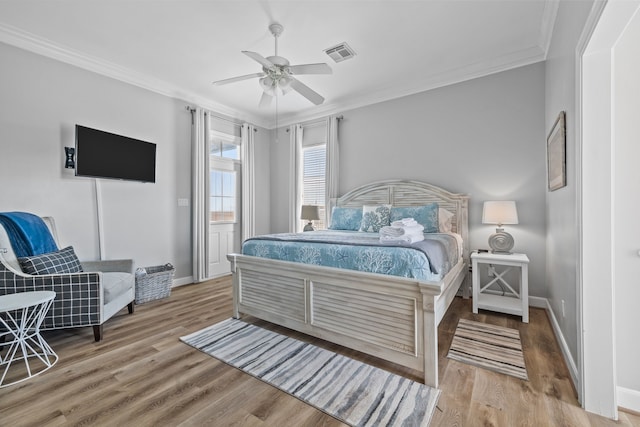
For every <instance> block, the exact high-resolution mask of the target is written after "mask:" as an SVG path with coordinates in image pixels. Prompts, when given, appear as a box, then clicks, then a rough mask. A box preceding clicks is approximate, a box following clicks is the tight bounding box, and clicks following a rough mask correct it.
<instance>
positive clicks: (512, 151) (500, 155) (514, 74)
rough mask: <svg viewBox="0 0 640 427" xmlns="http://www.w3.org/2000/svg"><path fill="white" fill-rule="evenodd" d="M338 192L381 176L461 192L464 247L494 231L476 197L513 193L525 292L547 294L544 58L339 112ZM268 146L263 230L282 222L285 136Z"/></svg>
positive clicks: (282, 227)
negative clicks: (465, 215) (268, 191)
mask: <svg viewBox="0 0 640 427" xmlns="http://www.w3.org/2000/svg"><path fill="white" fill-rule="evenodd" d="M339 138H340V194H344V193H346V192H347V191H349V190H351V189H353V188H354V187H357V186H360V185H362V184H365V183H368V182H372V181H378V180H385V179H394V178H399V179H414V180H420V181H426V182H429V183H432V184H436V185H439V186H441V187H443V188H446V189H448V190H450V191H454V192H461V193H468V194H470V195H471V204H470V218H469V221H470V234H471V247H472V248H486V247H487V238H488V237H489V235H490V234H491V233H492V232H493V231H494V230H495V228H494V227H493V226H489V225H482V224H481V217H482V202H483V201H485V200H516V201H517V203H518V213H519V216H520V224H519V225H517V226H515V225H514V226H509V227H507V231H508V232H510V233H512V234H513V236H514V238H515V241H516V244H515V248H514V250H516V251H520V252H525V253H527V254H528V255H529V258H530V259H531V265H530V295H533V296H541V297H545V296H546V288H545V285H544V283H545V193H546V166H545V158H546V157H545V156H546V144H545V132H544V64H543V63H538V64H533V65H530V66H526V67H522V68H517V69H514V70H511V71H506V72H502V73H498V74H494V75H491V76H487V77H483V78H479V79H474V80H471V81H467V82H463V83H459V84H456V85H452V86H448V87H444V88H439V89H435V90H431V91H427V92H422V93H419V94H416V95H412V96H407V97H404V98H400V99H396V100H392V101H387V102H383V103H379V104H375V105H370V106H367V107H362V108H358V109H355V110H351V111H345V112H344V120H343V121H341V122H340V134H339ZM273 146H274V149H273V151H272V157H271V160H272V170H271V172H272V174H271V178H272V187H271V188H272V200H273V204H272V213H271V215H272V229H273V231H274V232H277V231H286V229H287V222H286V218H287V207H288V177H289V151H288V149H289V139H288V134H287V133H285V132H283V131H282V130H280V137H279V142H278V143H274V144H273Z"/></svg>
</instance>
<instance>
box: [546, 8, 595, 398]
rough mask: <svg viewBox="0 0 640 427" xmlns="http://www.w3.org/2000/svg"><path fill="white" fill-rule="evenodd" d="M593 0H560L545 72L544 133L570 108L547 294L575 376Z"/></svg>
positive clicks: (552, 218)
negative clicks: (580, 123) (583, 41)
mask: <svg viewBox="0 0 640 427" xmlns="http://www.w3.org/2000/svg"><path fill="white" fill-rule="evenodd" d="M592 4H593V2H592V1H580V2H560V5H559V9H558V14H557V17H556V23H555V27H554V31H553V37H552V39H551V44H550V47H549V52H548V55H547V61H546V72H545V106H544V110H545V113H544V116H545V124H544V127H545V137H546V135H547V134H548V132H549V131H550V130H551V127H552V126H553V124H554V123H555V120H556V118H557V117H558V114H559V113H560V111H565V112H566V126H567V134H566V142H567V144H566V154H567V186H566V187H564V188H561V189H559V190H556V191H553V192H547V193H546V212H545V214H546V222H547V230H546V242H547V243H546V258H547V260H546V261H547V272H546V282H547V295H548V299H549V304H550V306H551V309H552V311H553V317H554V318H555V319H556V320H557V322H558V325H559V327H560V331H561V333H562V336H563V337H564V340H565V342H566V347H567V348H568V352H569V354H565V356H567V357H568V358H569V362H570V363H569V369H570V371H571V373H572V376H573V377H574V378H573V379H574V381H578V371H577V370H578V368H577V366H578V364H579V363H578V351H579V350H578V333H579V331H578V294H577V286H578V282H577V268H578V257H579V251H578V223H577V215H578V213H577V209H578V207H577V192H578V186H577V169H576V165H577V162H578V161H579V160H578V158H577V156H578V147H577V144H578V142H577V137H576V124H577V118H576V84H577V82H576V70H577V64H576V47H577V45H578V41H579V39H580V36H581V34H582V30H583V28H584V26H585V22H586V20H587V17H588V15H589V12H590V11H591V7H592ZM562 301H564V303H565V312H564V316H563V314H562ZM578 388H579V387H578Z"/></svg>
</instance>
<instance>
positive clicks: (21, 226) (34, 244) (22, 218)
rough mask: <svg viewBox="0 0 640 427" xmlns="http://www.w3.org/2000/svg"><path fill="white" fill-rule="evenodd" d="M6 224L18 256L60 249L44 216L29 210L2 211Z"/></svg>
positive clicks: (1, 218) (1, 220) (0, 221)
mask: <svg viewBox="0 0 640 427" xmlns="http://www.w3.org/2000/svg"><path fill="white" fill-rule="evenodd" d="M0 224H2V226H4V229H5V230H6V231H7V235H8V236H9V241H10V242H11V247H12V248H13V251H14V252H15V254H16V257H25V256H33V255H41V254H45V253H47V252H54V251H57V250H58V246H57V245H56V242H55V240H53V236H52V235H51V232H50V231H49V227H47V224H45V223H44V221H43V220H42V218H40V217H39V216H37V215H33V214H30V213H27V212H2V213H0Z"/></svg>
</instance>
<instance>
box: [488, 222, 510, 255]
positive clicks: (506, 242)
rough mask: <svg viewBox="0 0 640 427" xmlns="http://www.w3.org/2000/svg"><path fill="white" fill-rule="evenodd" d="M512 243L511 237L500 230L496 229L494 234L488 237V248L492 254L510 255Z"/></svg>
mask: <svg viewBox="0 0 640 427" xmlns="http://www.w3.org/2000/svg"><path fill="white" fill-rule="evenodd" d="M513 243H514V241H513V236H512V235H511V234H509V233H507V232H505V231H504V229H502V228H496V232H495V233H493V234H492V235H491V236H489V247H490V248H491V252H493V253H494V254H505V255H506V254H511V253H512V252H511V249H513Z"/></svg>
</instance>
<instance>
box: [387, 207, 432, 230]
mask: <svg viewBox="0 0 640 427" xmlns="http://www.w3.org/2000/svg"><path fill="white" fill-rule="evenodd" d="M403 218H413V219H415V220H416V221H417V223H418V224H421V225H422V226H423V227H424V232H425V233H437V232H438V229H439V228H438V204H437V203H429V204H428V205H424V206H408V207H401V208H391V222H393V221H399V220H401V219H403Z"/></svg>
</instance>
